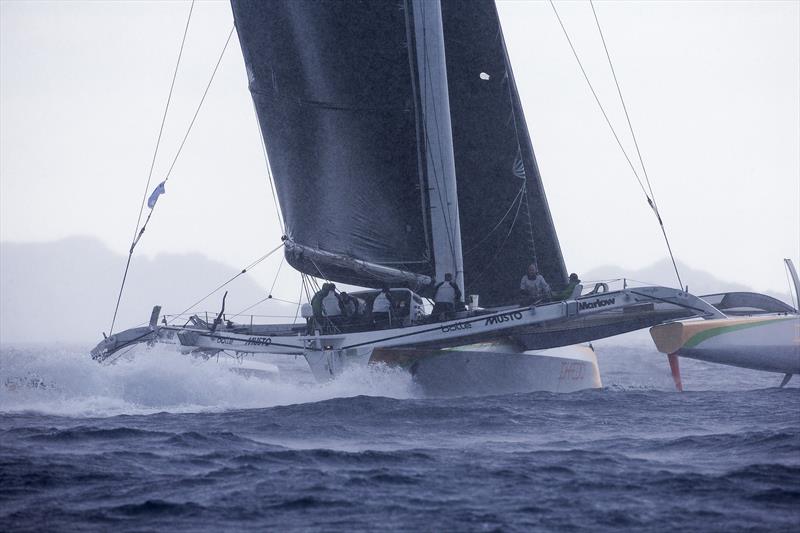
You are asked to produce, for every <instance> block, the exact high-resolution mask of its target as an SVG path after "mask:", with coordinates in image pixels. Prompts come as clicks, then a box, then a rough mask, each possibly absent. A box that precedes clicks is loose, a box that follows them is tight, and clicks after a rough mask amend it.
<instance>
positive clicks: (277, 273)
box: [230, 256, 286, 319]
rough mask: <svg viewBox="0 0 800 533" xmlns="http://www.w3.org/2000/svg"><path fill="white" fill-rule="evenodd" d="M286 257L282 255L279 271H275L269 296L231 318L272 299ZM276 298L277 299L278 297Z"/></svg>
mask: <svg viewBox="0 0 800 533" xmlns="http://www.w3.org/2000/svg"><path fill="white" fill-rule="evenodd" d="M285 259H286V256H282V257H281V262H280V264H279V265H278V272H276V273H275V281H273V282H272V287H271V288H270V290H269V292H268V293H267V296H266V298H262V299H261V300H259V301H257V302H256V303H254V304H253V305H251V306H249V307H246V308H244V309H242V310H241V311H239V312H238V313H236V314H235V315H233V316H231V317H230V318H231V319H234V318H236V317H237V316H239V315H241V314H242V313H244V312H245V311H249V310H250V309H252V308H254V307H255V306H257V305H258V304H260V303H263V302H266V301H267V300H270V299H272V290H273V289H274V288H275V283H276V282H277V281H278V275H279V274H280V273H281V267H282V266H283V261H284V260H285ZM276 300H277V298H276Z"/></svg>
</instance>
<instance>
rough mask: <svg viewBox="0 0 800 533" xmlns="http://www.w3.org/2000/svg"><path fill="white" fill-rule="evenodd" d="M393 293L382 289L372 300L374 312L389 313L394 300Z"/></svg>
mask: <svg viewBox="0 0 800 533" xmlns="http://www.w3.org/2000/svg"><path fill="white" fill-rule="evenodd" d="M390 296H391V294H390V293H387V291H382V292H380V293H378V295H377V296H376V297H375V299H374V300H373V301H372V312H373V313H388V312H389V311H391V309H392V300H391V299H390Z"/></svg>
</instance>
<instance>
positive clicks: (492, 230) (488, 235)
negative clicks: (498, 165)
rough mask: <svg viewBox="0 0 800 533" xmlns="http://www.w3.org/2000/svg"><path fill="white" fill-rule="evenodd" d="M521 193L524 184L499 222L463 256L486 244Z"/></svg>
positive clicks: (523, 189) (523, 190)
mask: <svg viewBox="0 0 800 533" xmlns="http://www.w3.org/2000/svg"><path fill="white" fill-rule="evenodd" d="M523 192H525V185H524V184H523V185H522V187H520V190H519V191H518V192H517V195H516V196H514V199H513V200H511V204H510V205H509V206H508V209H507V210H506V212H505V214H504V215H503V217H502V218H501V219H500V220H499V221H497V224H495V225H494V227H493V228H492V229H491V230H489V233H487V234H486V235H485V236H484V237H483V238H482V239H481V240H480V241H478V242H477V243H475V245H474V246H472V247H471V248H470V249H469V250H467V251H466V252H464V255H465V256H467V255H469V254H471V253H472V252H474V251H475V250H477V249H478V248H480V246H481V245H482V244H483V243H484V242H486V239H488V238H489V237H491V236H492V233H494V232H495V231H497V229H498V228H499V227H500V225H501V224H502V223H503V221H504V220H505V219H506V217H507V216H508V214H509V213H511V210H512V209H514V205H516V203H517V199H518V198H519V197H520V196H521V195H522V193H523Z"/></svg>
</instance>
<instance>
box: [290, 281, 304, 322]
mask: <svg viewBox="0 0 800 533" xmlns="http://www.w3.org/2000/svg"><path fill="white" fill-rule="evenodd" d="M304 283H305V282H303V283H301V285H300V294H298V295H297V309H295V312H294V320H293V321H292V325H295V324H297V316H298V315H299V314H300V307H301V306H302V305H303V285H304Z"/></svg>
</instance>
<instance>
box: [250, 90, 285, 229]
mask: <svg viewBox="0 0 800 533" xmlns="http://www.w3.org/2000/svg"><path fill="white" fill-rule="evenodd" d="M253 114H255V116H256V126H257V127H258V138H259V139H261V151H262V152H263V153H264V164H265V165H266V167H267V182H268V183H269V189H270V191H271V192H272V203H273V204H274V205H275V216H276V217H277V219H278V225H279V226H280V227H281V235H286V229H285V227H284V225H283V217H282V216H281V210H280V207H279V206H278V195H277V194H275V184H274V182H273V177H272V167H270V165H269V156H268V155H267V145H266V143H265V142H264V136H263V135H262V132H261V120H260V119H259V117H258V110H257V109H256V102H255V100H253Z"/></svg>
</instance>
